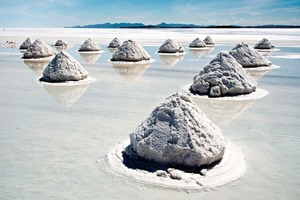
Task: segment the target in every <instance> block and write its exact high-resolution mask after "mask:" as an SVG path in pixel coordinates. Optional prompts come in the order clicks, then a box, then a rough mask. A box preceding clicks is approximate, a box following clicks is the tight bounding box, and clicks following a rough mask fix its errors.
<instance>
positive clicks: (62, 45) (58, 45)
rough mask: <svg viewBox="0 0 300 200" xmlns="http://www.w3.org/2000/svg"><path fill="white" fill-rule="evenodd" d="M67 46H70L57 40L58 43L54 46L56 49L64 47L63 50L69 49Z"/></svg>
mask: <svg viewBox="0 0 300 200" xmlns="http://www.w3.org/2000/svg"><path fill="white" fill-rule="evenodd" d="M67 45H68V44H67V43H66V42H64V41H62V40H57V41H56V43H55V44H54V46H55V47H62V48H64V47H67Z"/></svg>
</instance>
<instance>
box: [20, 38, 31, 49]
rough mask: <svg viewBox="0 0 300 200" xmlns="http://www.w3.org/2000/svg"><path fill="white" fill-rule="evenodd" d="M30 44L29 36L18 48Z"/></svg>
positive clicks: (23, 47)
mask: <svg viewBox="0 0 300 200" xmlns="http://www.w3.org/2000/svg"><path fill="white" fill-rule="evenodd" d="M30 45H31V40H30V38H27V39H26V40H25V41H24V42H23V43H22V44H21V45H20V48H19V49H27V48H28V47H30Z"/></svg>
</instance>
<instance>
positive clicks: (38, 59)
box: [22, 55, 55, 62]
mask: <svg viewBox="0 0 300 200" xmlns="http://www.w3.org/2000/svg"><path fill="white" fill-rule="evenodd" d="M54 56H55V55H52V56H47V57H42V58H22V59H23V60H29V61H38V62H40V61H51V60H52V59H53V57H54Z"/></svg>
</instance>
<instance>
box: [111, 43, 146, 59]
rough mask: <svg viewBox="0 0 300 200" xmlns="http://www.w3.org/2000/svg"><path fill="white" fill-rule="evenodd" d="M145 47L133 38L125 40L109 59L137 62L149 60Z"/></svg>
mask: <svg viewBox="0 0 300 200" xmlns="http://www.w3.org/2000/svg"><path fill="white" fill-rule="evenodd" d="M150 59H151V57H150V55H149V54H148V53H147V52H146V51H145V49H144V48H143V47H142V46H141V45H139V44H138V43H137V42H135V41H133V40H127V41H125V42H123V44H122V45H121V46H120V47H119V48H118V49H117V51H116V52H115V53H114V54H113V56H112V59H111V61H125V62H139V61H145V60H150Z"/></svg>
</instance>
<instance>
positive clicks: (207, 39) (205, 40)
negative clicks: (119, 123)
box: [203, 36, 215, 45]
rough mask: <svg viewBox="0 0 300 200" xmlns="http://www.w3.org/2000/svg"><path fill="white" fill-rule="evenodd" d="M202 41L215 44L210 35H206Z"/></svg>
mask: <svg viewBox="0 0 300 200" xmlns="http://www.w3.org/2000/svg"><path fill="white" fill-rule="evenodd" d="M203 42H205V44H206V45H215V41H214V40H213V39H212V38H211V37H210V36H207V37H206V38H205V39H204V40H203Z"/></svg>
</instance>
